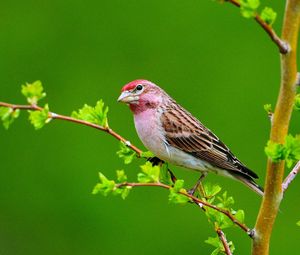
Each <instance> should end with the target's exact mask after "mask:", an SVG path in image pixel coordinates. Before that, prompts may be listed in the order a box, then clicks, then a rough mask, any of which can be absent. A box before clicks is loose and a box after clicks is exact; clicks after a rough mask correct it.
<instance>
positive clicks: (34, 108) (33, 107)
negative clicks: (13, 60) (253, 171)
mask: <svg viewBox="0 0 300 255" xmlns="http://www.w3.org/2000/svg"><path fill="white" fill-rule="evenodd" d="M0 106H3V107H8V108H11V109H13V110H17V109H20V110H32V111H42V110H43V109H44V108H42V107H40V106H37V105H18V104H10V103H4V102H0ZM48 118H49V119H60V120H64V121H69V122H74V123H77V124H81V125H85V126H88V127H92V128H95V129H97V130H100V131H103V132H106V133H108V134H110V135H111V136H113V137H114V138H116V139H117V140H119V141H122V142H124V143H125V144H126V145H127V146H128V147H129V148H131V149H132V150H133V151H135V152H136V153H137V156H138V157H141V154H142V150H140V149H138V148H137V147H136V146H134V145H133V144H131V143H130V142H129V141H128V140H127V139H125V138H124V137H122V136H121V135H119V134H118V133H116V132H115V131H114V130H112V129H111V128H109V127H103V126H100V125H97V124H93V123H90V122H87V121H84V120H80V119H75V118H72V117H69V116H65V115H61V114H57V113H53V112H48ZM117 186H118V187H121V186H130V187H140V186H155V187H161V188H165V189H171V188H172V187H171V186H169V185H166V184H163V183H127V182H126V183H122V184H118V185H117ZM179 194H182V195H184V196H186V197H188V198H190V199H191V201H193V202H194V203H195V204H197V205H198V206H200V205H204V206H207V207H210V208H212V209H214V210H216V211H218V212H220V213H222V214H224V215H226V216H227V217H228V218H229V219H230V220H231V221H232V222H233V223H234V224H235V225H237V226H238V227H240V228H241V229H242V230H243V231H245V232H246V233H247V234H248V235H249V236H250V237H252V234H251V233H252V231H251V229H250V228H248V227H247V226H246V225H245V224H243V223H242V222H240V221H238V220H237V219H236V218H235V217H234V215H233V214H232V213H231V212H229V211H227V210H224V209H222V208H219V207H217V206H215V205H212V204H210V203H208V202H206V201H202V200H200V199H199V198H197V197H195V196H193V195H190V194H188V193H184V192H179Z"/></svg>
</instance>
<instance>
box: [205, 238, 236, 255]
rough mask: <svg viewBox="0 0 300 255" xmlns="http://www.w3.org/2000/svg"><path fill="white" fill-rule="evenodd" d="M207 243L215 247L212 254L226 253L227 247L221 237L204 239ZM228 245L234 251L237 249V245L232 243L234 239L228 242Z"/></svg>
mask: <svg viewBox="0 0 300 255" xmlns="http://www.w3.org/2000/svg"><path fill="white" fill-rule="evenodd" d="M204 242H205V243H207V244H209V245H211V246H213V247H214V248H216V249H214V250H213V252H212V253H211V255H221V254H224V253H225V249H224V246H223V244H222V242H221V240H220V238H219V236H216V237H209V238H208V239H207V240H205V241H204ZM228 246H229V248H230V251H231V252H232V253H233V252H234V250H235V247H234V245H233V243H232V241H230V242H228Z"/></svg>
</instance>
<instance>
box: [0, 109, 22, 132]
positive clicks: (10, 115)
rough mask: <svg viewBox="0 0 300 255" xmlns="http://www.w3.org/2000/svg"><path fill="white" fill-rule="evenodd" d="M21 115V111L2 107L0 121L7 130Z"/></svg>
mask: <svg viewBox="0 0 300 255" xmlns="http://www.w3.org/2000/svg"><path fill="white" fill-rule="evenodd" d="M19 115H20V110H19V109H16V110H14V109H12V108H9V107H0V119H1V121H2V124H3V126H4V128H5V129H8V128H9V126H10V125H11V124H12V123H13V122H14V120H15V119H17V118H18V117H19Z"/></svg>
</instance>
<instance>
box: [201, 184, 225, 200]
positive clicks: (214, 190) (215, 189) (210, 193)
mask: <svg viewBox="0 0 300 255" xmlns="http://www.w3.org/2000/svg"><path fill="white" fill-rule="evenodd" d="M221 190H222V188H221V187H220V186H219V185H217V184H211V183H209V182H207V183H205V184H204V191H205V195H206V197H207V198H208V199H210V198H212V197H214V196H216V195H217V194H218V193H220V191H221Z"/></svg>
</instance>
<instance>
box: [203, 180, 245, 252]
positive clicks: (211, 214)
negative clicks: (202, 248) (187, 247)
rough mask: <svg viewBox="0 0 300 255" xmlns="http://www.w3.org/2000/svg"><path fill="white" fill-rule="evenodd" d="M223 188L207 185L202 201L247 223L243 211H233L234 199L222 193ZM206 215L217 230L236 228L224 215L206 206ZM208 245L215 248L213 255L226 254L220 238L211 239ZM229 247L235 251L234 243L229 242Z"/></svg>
mask: <svg viewBox="0 0 300 255" xmlns="http://www.w3.org/2000/svg"><path fill="white" fill-rule="evenodd" d="M221 191H222V188H221V187H220V186H219V185H213V184H211V183H206V184H205V185H204V194H203V196H204V197H203V198H202V200H204V201H207V202H209V203H210V204H213V205H215V206H217V207H218V208H221V209H223V210H226V211H228V212H230V213H231V214H232V215H234V217H235V218H236V219H237V220H238V221H240V222H241V223H244V221H245V213H244V211H243V210H235V209H233V205H234V199H233V197H232V196H228V194H227V191H224V192H223V193H221ZM204 209H205V214H206V216H207V219H208V221H209V223H210V224H212V225H213V227H214V228H215V229H222V230H223V229H227V228H231V227H233V226H234V223H233V222H232V221H231V220H230V219H229V218H228V217H227V216H226V215H224V214H223V213H220V212H218V211H216V210H214V209H213V208H210V207H207V206H204ZM205 242H206V243H208V244H210V245H212V246H214V247H215V249H214V250H213V252H212V253H211V254H221V253H223V252H224V247H223V244H222V242H221V241H220V239H219V237H218V236H216V237H210V238H209V239H208V240H206V241H205ZM229 247H230V249H231V251H232V252H233V251H234V245H233V243H232V242H229Z"/></svg>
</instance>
